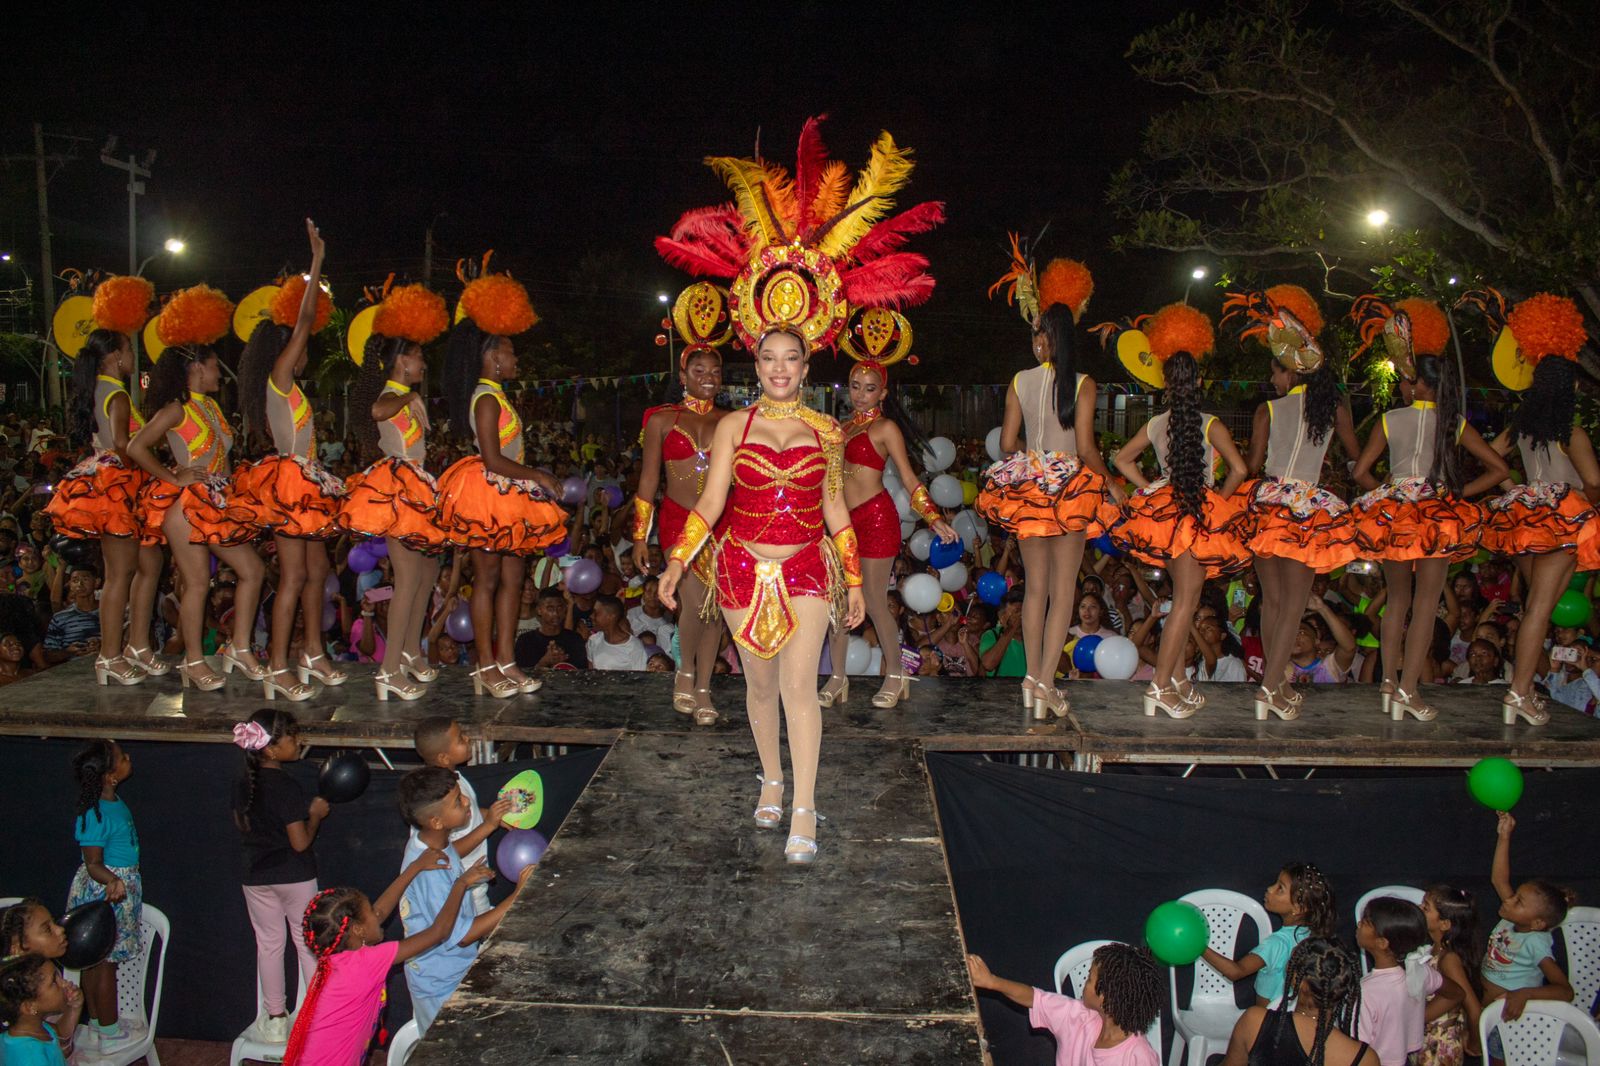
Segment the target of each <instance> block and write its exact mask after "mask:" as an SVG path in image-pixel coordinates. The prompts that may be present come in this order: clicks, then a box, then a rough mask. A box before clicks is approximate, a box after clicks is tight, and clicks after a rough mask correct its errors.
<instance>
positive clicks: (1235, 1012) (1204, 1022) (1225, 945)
mask: <svg viewBox="0 0 1600 1066" xmlns="http://www.w3.org/2000/svg"><path fill="white" fill-rule="evenodd" d="M1180 898H1181V899H1182V900H1183V902H1185V903H1192V904H1194V905H1195V906H1196V907H1199V908H1200V911H1201V913H1203V914H1204V915H1205V916H1206V924H1207V925H1208V926H1209V928H1210V934H1211V935H1210V938H1209V939H1208V941H1207V945H1208V946H1209V947H1210V948H1211V949H1212V950H1213V951H1216V952H1218V953H1219V954H1222V955H1227V956H1229V957H1231V958H1238V957H1239V931H1240V929H1241V928H1242V927H1243V926H1244V923H1245V920H1246V919H1249V920H1250V921H1252V922H1254V923H1255V926H1256V936H1257V941H1256V942H1257V943H1260V942H1261V941H1263V940H1265V939H1267V937H1269V936H1271V935H1272V920H1271V919H1270V918H1268V917H1267V909H1266V908H1265V907H1263V906H1262V905H1261V902H1260V901H1259V900H1256V899H1252V898H1251V897H1249V896H1246V895H1243V894H1242V893H1239V892H1230V891H1228V890H1227V889H1224V888H1204V889H1201V890H1199V891H1198V892H1190V893H1189V894H1187V895H1185V896H1182V897H1180ZM1167 983H1168V987H1169V988H1170V989H1171V1000H1170V1008H1171V1011H1172V1028H1173V1036H1172V1051H1171V1052H1169V1053H1168V1056H1167V1062H1168V1066H1178V1064H1179V1063H1180V1062H1182V1061H1184V1059H1183V1055H1184V1053H1185V1051H1187V1053H1188V1064H1189V1066H1206V1061H1207V1060H1208V1059H1209V1058H1210V1057H1211V1056H1212V1055H1221V1054H1222V1053H1223V1052H1225V1051H1227V1049H1228V1038H1229V1037H1231V1036H1232V1035H1233V1026H1234V1023H1236V1022H1237V1021H1238V1020H1239V1016H1240V1015H1242V1014H1243V1013H1244V1010H1243V1008H1241V1007H1239V1006H1238V1005H1237V1004H1236V1003H1235V1002H1234V997H1233V988H1234V985H1233V982H1232V981H1230V980H1228V979H1227V978H1226V977H1224V976H1222V975H1221V974H1220V973H1218V972H1217V971H1216V970H1214V969H1212V968H1211V966H1210V964H1208V963H1207V962H1206V960H1205V959H1203V958H1200V959H1196V960H1195V961H1194V990H1193V991H1192V992H1191V993H1190V994H1189V1006H1188V1008H1187V1009H1184V1008H1181V1007H1179V1006H1178V972H1177V970H1176V969H1169V970H1168V971H1167Z"/></svg>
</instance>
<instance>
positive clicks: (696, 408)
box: [682, 393, 717, 415]
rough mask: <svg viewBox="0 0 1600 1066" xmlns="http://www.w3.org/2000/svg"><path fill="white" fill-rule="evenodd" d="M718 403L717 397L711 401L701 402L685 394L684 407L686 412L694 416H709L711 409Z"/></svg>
mask: <svg viewBox="0 0 1600 1066" xmlns="http://www.w3.org/2000/svg"><path fill="white" fill-rule="evenodd" d="M716 402H717V401H716V398H715V397H713V398H711V399H709V400H701V399H697V398H695V397H693V396H690V395H689V394H688V393H684V394H683V405H682V406H683V409H684V410H685V411H689V412H691V413H692V414H697V415H708V414H710V413H711V409H712V408H713V407H714V406H716Z"/></svg>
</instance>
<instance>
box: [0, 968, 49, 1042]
mask: <svg viewBox="0 0 1600 1066" xmlns="http://www.w3.org/2000/svg"><path fill="white" fill-rule="evenodd" d="M49 965H51V962H50V960H49V959H47V958H45V957H44V956H43V955H34V954H28V955H17V956H15V957H14V958H9V959H6V960H5V962H4V963H3V964H0V1023H3V1024H4V1025H6V1026H7V1027H10V1026H12V1025H15V1024H16V1022H17V1019H18V1018H20V1017H22V1005H23V1004H24V1003H27V1002H28V1001H29V1000H32V999H37V998H38V996H39V986H40V985H41V984H43V983H44V972H45V970H44V968H45V967H46V966H49Z"/></svg>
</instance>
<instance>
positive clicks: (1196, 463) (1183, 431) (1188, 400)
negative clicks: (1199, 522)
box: [1166, 352, 1211, 518]
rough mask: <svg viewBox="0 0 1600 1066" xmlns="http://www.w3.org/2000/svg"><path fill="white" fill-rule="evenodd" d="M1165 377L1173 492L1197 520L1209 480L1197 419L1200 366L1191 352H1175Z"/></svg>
mask: <svg viewBox="0 0 1600 1066" xmlns="http://www.w3.org/2000/svg"><path fill="white" fill-rule="evenodd" d="M1166 377H1167V412H1168V417H1167V467H1168V470H1169V473H1170V476H1171V478H1172V489H1173V492H1174V493H1176V495H1177V497H1178V506H1179V507H1181V508H1182V509H1183V511H1184V513H1185V514H1188V515H1191V516H1193V517H1194V518H1199V517H1200V512H1201V509H1202V507H1203V506H1204V504H1205V498H1206V485H1207V482H1209V481H1210V480H1211V478H1210V471H1208V470H1207V469H1206V459H1205V456H1206V441H1205V433H1204V428H1205V427H1204V425H1203V419H1202V418H1201V416H1200V365H1199V364H1198V363H1196V362H1195V361H1194V356H1193V355H1191V354H1190V353H1188V352H1177V353H1175V354H1174V355H1173V356H1172V357H1171V358H1169V359H1168V360H1167V365H1166Z"/></svg>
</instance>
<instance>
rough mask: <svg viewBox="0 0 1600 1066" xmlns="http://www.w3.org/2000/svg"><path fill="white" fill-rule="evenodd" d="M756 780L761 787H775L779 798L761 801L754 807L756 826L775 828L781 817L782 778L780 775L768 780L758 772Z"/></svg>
mask: <svg viewBox="0 0 1600 1066" xmlns="http://www.w3.org/2000/svg"><path fill="white" fill-rule="evenodd" d="M756 780H757V781H760V782H761V787H762V788H775V789H777V790H778V799H779V802H777V803H763V804H762V805H761V806H759V807H757V808H756V814H755V819H756V827H757V828H760V829H776V828H778V821H779V819H781V818H782V817H783V803H782V800H783V778H781V777H780V778H778V779H776V780H774V781H768V780H767V779H766V778H764V777H762V776H761V775H760V774H757V775H756Z"/></svg>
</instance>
